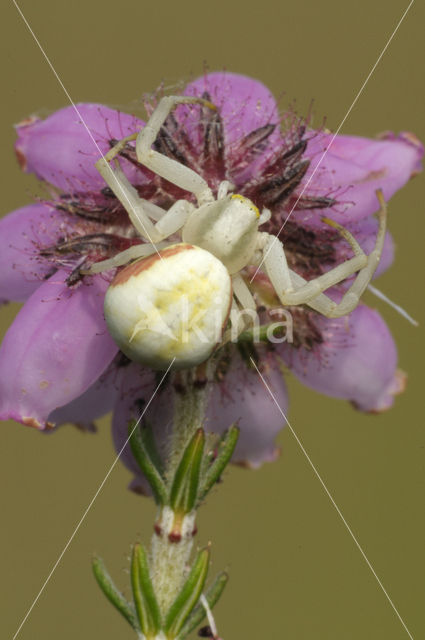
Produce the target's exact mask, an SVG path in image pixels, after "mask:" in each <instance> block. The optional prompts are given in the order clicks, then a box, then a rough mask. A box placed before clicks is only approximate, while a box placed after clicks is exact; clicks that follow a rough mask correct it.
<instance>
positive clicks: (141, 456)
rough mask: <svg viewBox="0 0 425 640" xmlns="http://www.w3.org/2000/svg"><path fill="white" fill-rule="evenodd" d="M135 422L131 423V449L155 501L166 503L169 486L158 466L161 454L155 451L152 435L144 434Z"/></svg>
mask: <svg viewBox="0 0 425 640" xmlns="http://www.w3.org/2000/svg"><path fill="white" fill-rule="evenodd" d="M135 424H136V423H135V421H132V422H130V425H129V434H131V436H130V446H131V450H132V452H133V455H134V457H135V458H136V461H137V463H138V465H139V467H140V469H141V470H142V471H143V473H144V475H145V476H146V479H147V481H148V482H149V485H150V487H151V489H152V493H153V496H154V498H155V502H156V503H157V504H159V505H163V504H166V503H167V500H168V492H167V487H166V484H165V480H164V478H163V476H162V473H161V469H160V467H159V466H158V462H157V459H158V460H159V456H158V454H157V452H154V449H153V446H154V445H153V440H152V439H151V436H150V435H146V436H144V435H142V433H141V431H140V428H139V427H136V428H134V427H135ZM149 430H150V429H149V428H148V429H147V430H146V432H147V433H148V432H149Z"/></svg>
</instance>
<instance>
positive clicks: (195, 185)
mask: <svg viewBox="0 0 425 640" xmlns="http://www.w3.org/2000/svg"><path fill="white" fill-rule="evenodd" d="M188 103H197V104H203V105H205V106H206V107H208V108H209V109H213V110H216V109H217V107H216V106H215V105H214V104H212V102H208V101H207V100H203V99H202V98H192V97H188V96H165V97H164V98H161V100H160V101H159V104H158V106H157V107H156V109H155V110H154V112H153V113H152V115H151V117H150V118H149V120H148V122H147V123H146V125H145V126H144V127H143V129H141V131H140V132H139V135H138V136H137V140H136V153H137V159H138V161H139V162H140V163H141V164H144V165H145V166H146V167H148V169H150V170H151V171H153V172H154V173H156V174H157V175H159V176H161V177H162V178H165V180H168V181H169V182H172V183H173V184H175V185H177V186H178V187H180V188H181V189H184V190H185V191H190V192H191V193H193V194H195V196H196V198H197V200H198V204H199V205H201V204H204V203H205V202H213V200H214V196H213V194H212V192H211V189H210V188H209V186H208V184H207V182H206V181H205V180H204V179H203V178H202V177H201V176H200V175H198V174H197V173H196V172H195V171H193V170H192V169H190V168H189V167H186V166H184V165H182V164H181V163H179V162H177V161H176V160H173V159H172V158H168V157H167V156H165V155H164V154H162V153H158V151H154V150H153V149H151V147H152V144H153V143H154V142H155V140H156V137H157V135H158V133H159V131H160V129H161V127H162V125H163V124H164V122H165V120H166V118H167V116H168V115H169V114H170V113H171V111H172V110H173V109H174V108H175V107H176V106H177V105H178V104H188Z"/></svg>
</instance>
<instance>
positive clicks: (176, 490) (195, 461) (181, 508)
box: [170, 429, 205, 513]
mask: <svg viewBox="0 0 425 640" xmlns="http://www.w3.org/2000/svg"><path fill="white" fill-rule="evenodd" d="M204 446H205V433H204V431H203V429H198V430H197V431H196V433H195V435H194V436H193V437H192V439H191V440H190V442H189V444H188V445H187V447H186V449H185V451H184V453H183V456H182V459H181V461H180V464H179V466H178V467H177V471H176V473H175V476H174V479H173V484H172V486H171V491H170V507H171V508H172V510H173V511H174V512H175V513H189V512H190V511H192V509H193V508H194V506H195V503H196V499H197V496H198V488H199V476H200V471H201V462H202V457H203V454H204Z"/></svg>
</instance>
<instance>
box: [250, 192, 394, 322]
mask: <svg viewBox="0 0 425 640" xmlns="http://www.w3.org/2000/svg"><path fill="white" fill-rule="evenodd" d="M377 197H378V200H379V203H380V205H381V208H380V210H379V212H378V218H379V227H378V233H377V237H376V243H375V248H374V249H373V251H372V252H371V253H370V254H369V255H368V256H366V255H365V254H364V252H363V250H362V248H361V247H360V245H359V244H358V242H357V241H356V240H355V238H354V237H353V236H352V235H351V233H350V232H349V231H347V230H346V229H344V228H343V227H341V225H339V224H337V223H335V222H333V221H331V220H328V219H326V218H325V219H324V221H325V222H326V223H327V224H329V225H331V226H333V227H334V228H336V229H337V230H338V231H339V232H340V233H341V235H342V236H343V237H344V238H345V239H346V240H347V242H349V244H350V245H351V248H352V249H353V252H354V254H355V255H354V258H351V259H350V260H347V261H346V262H344V263H342V264H340V265H338V266H337V267H335V268H334V269H331V270H330V271H328V272H327V273H324V274H323V275H321V276H319V277H318V278H315V279H314V280H312V281H310V282H307V281H306V280H304V278H302V277H301V276H299V275H298V274H296V273H295V272H293V271H291V270H290V269H289V268H288V264H287V261H286V256H285V253H284V250H283V245H282V244H281V243H280V241H279V240H278V239H276V238H273V237H272V236H271V237H270V239H269V240H268V242H267V243H266V246H265V248H264V250H263V251H264V264H265V267H266V271H267V274H268V276H269V278H270V280H271V282H272V284H273V286H274V288H275V291H276V293H277V295H278V297H279V299H280V301H281V302H282V304H284V305H286V306H294V305H300V304H307V305H309V306H310V307H312V308H313V309H315V310H316V311H319V312H320V313H322V314H323V315H325V316H327V317H331V318H337V317H340V316H344V315H347V314H348V313H350V312H351V311H352V310H353V309H355V307H356V306H357V305H358V303H359V300H360V297H361V295H362V294H363V292H364V290H365V289H366V287H367V285H368V284H369V282H370V280H371V279H372V277H373V274H374V272H375V270H376V268H377V266H378V263H379V259H380V257H381V254H382V249H383V246H384V240H385V231H386V216H387V209H386V204H385V201H384V198H383V195H382V192H381V191H378V192H377ZM356 272H358V274H357V277H356V279H355V280H354V282H353V284H352V285H351V286H350V288H349V289H348V291H347V292H346V293H345V294H344V296H343V297H342V299H341V301H340V302H339V303H336V302H333V301H332V300H331V299H330V298H328V297H327V296H325V295H323V293H322V292H323V291H325V290H326V289H328V288H330V287H332V286H334V285H336V284H338V283H339V282H342V281H343V280H345V279H346V278H348V277H349V276H351V275H353V273H356Z"/></svg>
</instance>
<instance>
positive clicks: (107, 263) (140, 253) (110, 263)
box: [80, 242, 169, 275]
mask: <svg viewBox="0 0 425 640" xmlns="http://www.w3.org/2000/svg"><path fill="white" fill-rule="evenodd" d="M168 245H169V243H168V242H161V243H160V244H157V245H155V246H154V245H153V244H150V243H148V244H136V245H134V246H133V247H129V248H128V249H125V250H124V251H121V252H120V253H118V254H117V255H116V256H114V257H113V258H108V259H107V260H101V261H100V262H95V263H94V264H92V265H91V267H89V268H88V269H80V273H82V274H83V275H93V274H95V273H102V271H108V269H115V268H116V267H121V266H122V265H123V264H127V262H129V261H130V260H136V259H137V258H143V257H146V256H150V255H152V254H153V253H156V251H157V250H158V251H159V250H161V249H164V248H165V247H167V246H168Z"/></svg>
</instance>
